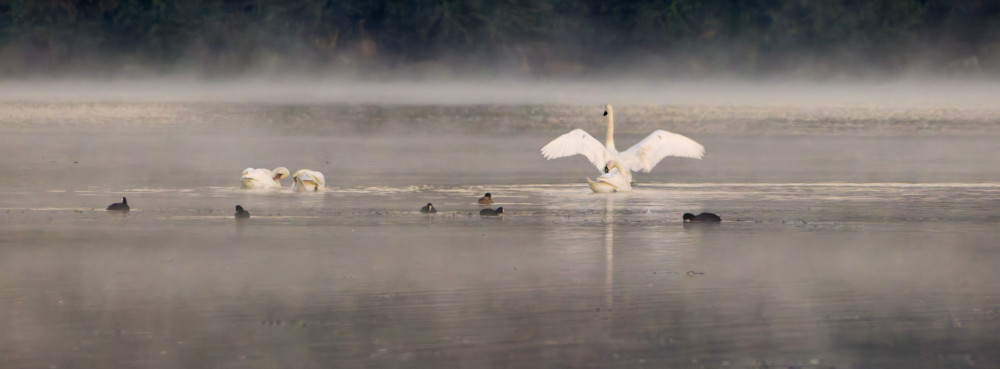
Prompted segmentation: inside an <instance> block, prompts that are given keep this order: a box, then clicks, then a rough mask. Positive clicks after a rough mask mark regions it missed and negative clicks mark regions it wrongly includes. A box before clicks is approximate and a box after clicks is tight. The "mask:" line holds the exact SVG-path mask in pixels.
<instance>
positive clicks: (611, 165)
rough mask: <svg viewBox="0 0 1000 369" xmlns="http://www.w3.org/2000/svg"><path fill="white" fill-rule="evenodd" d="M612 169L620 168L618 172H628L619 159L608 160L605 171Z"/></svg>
mask: <svg viewBox="0 0 1000 369" xmlns="http://www.w3.org/2000/svg"><path fill="white" fill-rule="evenodd" d="M612 169H618V173H622V174H624V173H627V172H626V171H625V167H623V166H622V165H621V163H619V162H618V161H617V160H608V162H607V163H605V164H604V173H608V172H610V171H611V170H612Z"/></svg>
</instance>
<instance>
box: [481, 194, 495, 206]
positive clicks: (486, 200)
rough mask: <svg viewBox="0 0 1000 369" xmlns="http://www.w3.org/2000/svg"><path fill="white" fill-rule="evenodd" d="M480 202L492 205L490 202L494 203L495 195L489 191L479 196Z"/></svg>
mask: <svg viewBox="0 0 1000 369" xmlns="http://www.w3.org/2000/svg"><path fill="white" fill-rule="evenodd" d="M479 203H480V204H483V205H490V204H492V203H493V195H490V193H489V192H487V193H486V195H483V197H480V198H479Z"/></svg>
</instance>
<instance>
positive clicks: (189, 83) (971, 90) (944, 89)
mask: <svg viewBox="0 0 1000 369" xmlns="http://www.w3.org/2000/svg"><path fill="white" fill-rule="evenodd" d="M998 93H1000V82H998V81H993V80H984V81H957V80H894V81H878V82H870V81H851V82H808V81H778V80H771V81H751V80H701V81H677V80H647V81H641V80H636V79H621V80H619V79H606V80H585V81H524V80H478V79H467V80H434V81H414V80H398V81H375V82H359V81H347V80H334V79H322V78H319V79H308V78H287V79H239V80H227V81H204V80H197V79H168V78H162V79H144V80H112V81H100V80H47V81H5V82H0V101H4V102H8V103H11V102H28V103H31V102H81V103H87V102H217V103H220V102H229V103H257V104H310V105H312V104H341V103H346V104H384V105H480V104H487V105H506V104H518V105H525V104H527V105H533V104H539V105H540V104H566V105H603V104H605V103H613V104H639V105H708V106H798V107H838V106H857V107H899V108H907V107H920V108H927V107H942V108H950V109H961V108H990V107H992V106H993V105H994V103H995V98H994V97H995V96H998Z"/></svg>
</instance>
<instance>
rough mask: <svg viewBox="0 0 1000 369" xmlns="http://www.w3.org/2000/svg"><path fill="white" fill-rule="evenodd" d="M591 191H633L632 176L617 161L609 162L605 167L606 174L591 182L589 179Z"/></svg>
mask: <svg viewBox="0 0 1000 369" xmlns="http://www.w3.org/2000/svg"><path fill="white" fill-rule="evenodd" d="M587 184H588V185H590V189H591V190H593V191H594V192H597V193H608V192H629V191H632V174H631V173H629V172H628V170H626V169H625V168H624V167H622V165H621V164H619V163H618V162H617V161H614V160H611V161H608V164H607V165H605V166H604V174H602V175H601V176H600V177H597V179H596V180H593V181H591V180H590V178H587Z"/></svg>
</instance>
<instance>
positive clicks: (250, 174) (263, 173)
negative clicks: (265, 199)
mask: <svg viewBox="0 0 1000 369" xmlns="http://www.w3.org/2000/svg"><path fill="white" fill-rule="evenodd" d="M285 177H288V169H287V168H285V167H277V168H274V170H270V169H264V168H257V169H254V168H247V169H244V170H243V173H242V174H240V187H242V188H245V189H248V190H264V189H270V188H281V182H280V181H281V179H282V178H285Z"/></svg>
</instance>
